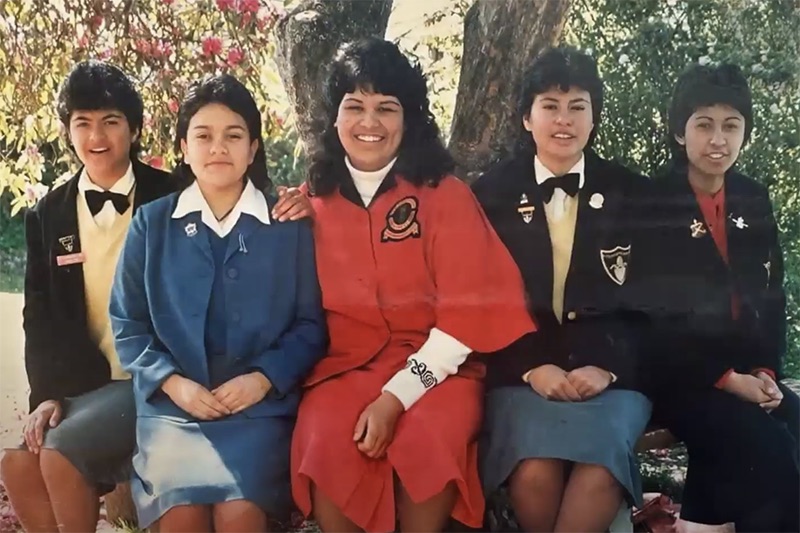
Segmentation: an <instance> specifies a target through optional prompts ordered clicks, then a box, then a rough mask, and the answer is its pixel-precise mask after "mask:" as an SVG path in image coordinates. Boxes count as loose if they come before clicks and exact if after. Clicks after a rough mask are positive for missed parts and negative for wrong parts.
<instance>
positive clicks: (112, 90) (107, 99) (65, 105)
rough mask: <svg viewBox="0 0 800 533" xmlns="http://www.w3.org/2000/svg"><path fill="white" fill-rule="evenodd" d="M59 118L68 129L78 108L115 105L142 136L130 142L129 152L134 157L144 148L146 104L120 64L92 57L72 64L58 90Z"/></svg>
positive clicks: (111, 107)
mask: <svg viewBox="0 0 800 533" xmlns="http://www.w3.org/2000/svg"><path fill="white" fill-rule="evenodd" d="M56 108H57V111H58V118H59V120H61V123H62V124H63V125H64V126H65V127H66V128H67V129H69V121H70V118H71V117H72V113H73V112H75V111H79V110H83V111H94V110H98V109H114V110H118V111H121V112H122V114H123V115H125V118H126V119H127V120H128V126H129V127H130V129H131V133H134V132H139V138H138V139H136V140H135V141H134V142H132V143H131V150H130V156H131V159H135V158H136V156H137V154H138V153H139V150H140V149H141V147H142V146H141V137H142V135H141V134H142V123H143V122H144V104H143V103H142V97H141V96H140V95H139V92H138V91H137V90H136V88H135V87H134V85H133V81H132V80H131V79H130V77H128V75H127V74H125V73H124V72H123V71H122V70H120V69H119V67H116V66H114V65H112V64H110V63H106V62H104V61H97V60H94V59H90V60H88V61H82V62H80V63H78V64H77V65H75V66H74V67H73V68H72V71H70V73H69V74H68V75H67V77H66V79H65V80H64V83H63V84H62V85H61V90H60V91H59V93H58V101H57V105H56Z"/></svg>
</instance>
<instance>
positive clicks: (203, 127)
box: [192, 124, 245, 131]
mask: <svg viewBox="0 0 800 533" xmlns="http://www.w3.org/2000/svg"><path fill="white" fill-rule="evenodd" d="M211 128H212V126H207V125H205V124H198V125H197V126H192V129H193V130H210V129H211ZM225 129H226V130H242V131H244V129H245V128H244V126H239V125H238V124H231V125H230V126H225Z"/></svg>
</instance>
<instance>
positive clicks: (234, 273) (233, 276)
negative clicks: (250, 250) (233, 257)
mask: <svg viewBox="0 0 800 533" xmlns="http://www.w3.org/2000/svg"><path fill="white" fill-rule="evenodd" d="M228 277H229V278H231V279H236V278H238V277H239V271H238V270H236V269H235V268H229V269H228Z"/></svg>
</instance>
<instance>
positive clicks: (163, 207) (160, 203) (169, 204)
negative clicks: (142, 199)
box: [133, 192, 180, 226]
mask: <svg viewBox="0 0 800 533" xmlns="http://www.w3.org/2000/svg"><path fill="white" fill-rule="evenodd" d="M179 195H180V192H173V193H170V194H168V195H167V196H162V197H160V198H157V199H155V200H153V201H152V202H148V203H147V204H145V205H143V206H141V207H140V208H139V210H138V211H136V214H135V215H134V217H133V218H134V220H135V221H138V223H139V224H145V225H148V226H150V225H156V224H159V223H165V222H167V221H169V220H170V218H171V217H172V212H173V211H174V210H175V203H176V202H177V201H178V196H179Z"/></svg>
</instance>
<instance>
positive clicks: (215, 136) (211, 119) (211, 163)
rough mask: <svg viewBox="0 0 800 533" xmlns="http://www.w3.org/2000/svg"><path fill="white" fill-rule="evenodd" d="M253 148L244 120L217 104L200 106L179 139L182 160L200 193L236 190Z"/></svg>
mask: <svg viewBox="0 0 800 533" xmlns="http://www.w3.org/2000/svg"><path fill="white" fill-rule="evenodd" d="M257 148H258V140H252V141H251V140H250V134H249V131H248V129H247V123H245V121H244V118H242V116H241V115H239V114H238V113H235V112H233V111H232V110H231V109H230V108H229V107H227V106H225V105H222V104H219V103H213V104H208V105H205V106H203V107H201V108H200V109H199V110H198V111H197V112H196V113H195V114H194V116H192V118H191V120H189V128H188V131H187V132H186V138H185V139H181V151H182V152H183V159H184V161H185V162H186V163H187V164H188V165H189V166H190V167H191V169H192V172H193V173H194V175H195V177H196V178H197V181H198V183H199V185H200V187H201V188H203V189H204V190H209V189H217V190H219V189H228V188H229V187H234V186H235V187H239V186H240V184H241V181H242V179H243V178H244V176H245V174H246V173H247V167H248V166H249V165H250V163H252V162H253V158H255V154H256V149H257Z"/></svg>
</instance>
